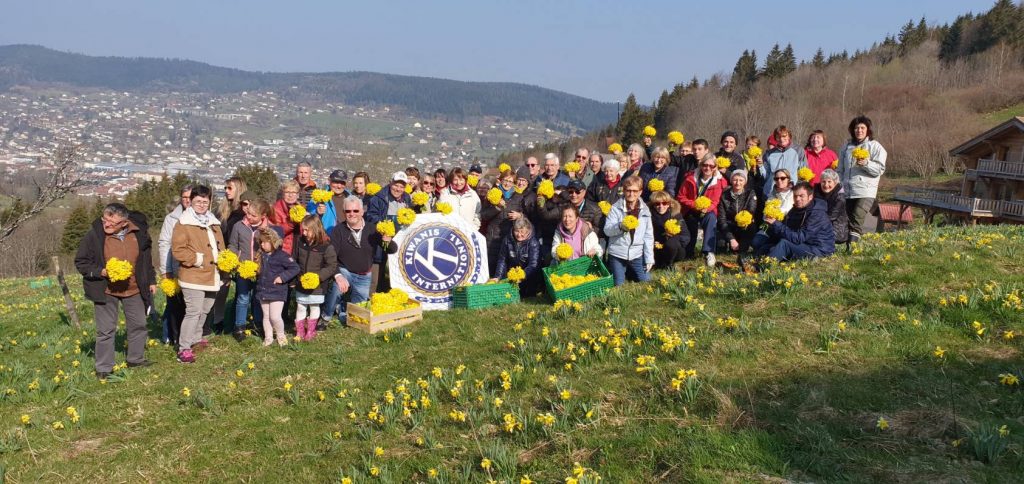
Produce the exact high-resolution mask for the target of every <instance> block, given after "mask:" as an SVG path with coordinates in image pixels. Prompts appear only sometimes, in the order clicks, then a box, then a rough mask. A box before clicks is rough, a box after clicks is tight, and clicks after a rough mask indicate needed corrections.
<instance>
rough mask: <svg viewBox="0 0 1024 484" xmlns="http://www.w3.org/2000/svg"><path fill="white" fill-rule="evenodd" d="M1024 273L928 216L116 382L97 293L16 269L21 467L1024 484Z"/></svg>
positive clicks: (40, 470) (0, 382)
mask: <svg viewBox="0 0 1024 484" xmlns="http://www.w3.org/2000/svg"><path fill="white" fill-rule="evenodd" d="M723 259H725V257H723ZM1022 274H1024V227H1020V226H1016V227H1012V226H1001V227H977V228H965V227H947V228H918V229H914V230H909V231H904V232H899V233H889V234H881V235H872V236H869V237H866V238H865V240H864V241H863V242H862V243H861V244H856V245H855V246H854V248H853V250H852V252H851V253H849V254H847V253H845V251H843V252H842V253H841V254H839V255H837V256H835V257H832V258H828V259H823V260H818V261H813V262H801V263H796V264H781V265H773V266H770V267H767V268H766V269H765V271H763V272H762V273H760V274H756V275H751V274H744V273H736V272H735V271H732V270H729V269H717V270H713V271H710V270H706V269H703V268H698V267H696V266H694V265H693V264H692V263H688V264H685V265H684V266H683V268H682V270H680V271H679V272H674V273H659V274H656V276H655V277H654V280H653V281H652V282H651V283H649V284H645V285H638V284H630V285H627V286H624V287H621V288H617V289H614V290H612V291H611V292H609V293H608V294H607V295H604V296H600V297H597V298H594V299H591V300H588V301H585V302H582V303H573V302H565V303H558V304H555V305H552V304H551V303H550V302H547V301H545V300H543V299H541V300H528V301H526V302H524V303H520V304H516V305H512V306H504V307H499V308H491V309H485V310H473V311H469V310H453V311H446V312H430V313H427V314H426V315H425V319H424V321H422V322H420V323H417V324H415V325H411V326H408V327H405V328H402V329H400V330H397V331H392V332H388V333H384V334H378V335H368V334H364V333H361V332H359V331H356V330H353V329H347V328H339V327H334V328H332V329H330V330H329V331H327V332H325V333H322V334H321V335H320V336H318V338H317V339H316V340H315V341H313V342H302V343H293V344H290V345H289V346H287V347H284V348H278V347H273V348H264V347H262V346H261V344H260V341H259V340H258V339H257V338H255V337H252V338H249V339H247V340H246V341H245V342H243V343H241V344H239V343H236V342H235V341H234V340H233V339H232V338H231V337H230V336H219V337H216V338H214V339H213V340H212V341H211V346H210V348H208V349H207V350H205V351H203V352H201V353H199V354H198V361H197V363H195V364H193V365H183V364H179V363H176V362H175V360H174V352H173V351H172V349H171V348H169V347H167V346H164V345H162V344H160V342H159V339H158V338H159V331H158V330H157V329H156V328H155V327H153V329H152V332H151V335H152V336H151V337H152V338H153V339H151V341H150V345H151V347H150V348H149V349H148V351H147V356H148V358H149V359H150V360H153V361H154V362H155V365H153V366H151V367H148V368H133V369H128V368H123V367H119V369H118V370H117V372H116V373H115V374H114V375H113V376H111V377H110V378H109V379H107V380H105V381H98V380H97V379H96V378H95V376H94V374H93V359H92V347H93V328H92V324H91V314H92V308H91V303H89V302H88V301H85V300H84V299H83V298H82V297H81V287H80V280H79V279H76V278H71V280H70V284H71V286H72V292H73V293H74V294H75V297H76V301H77V304H78V309H79V311H80V312H81V314H82V315H83V320H84V321H83V328H82V329H81V330H79V329H75V328H74V327H73V326H71V325H69V324H68V323H67V321H66V318H64V317H63V315H62V310H63V300H62V299H61V296H60V293H59V290H58V289H57V288H56V287H54V286H52V285H51V286H45V285H43V284H41V283H40V280H39V279H8V280H4V281H0V328H2V329H0V335H2V339H0V466H2V469H0V476H3V478H4V479H6V480H7V482H30V481H73V480H74V481H77V480H87V481H97V480H100V479H104V480H107V481H203V482H222V481H225V480H236V481H254V482H285V481H287V482H297V481H303V482H305V481H321V482H322V481H328V482H492V481H494V482H506V483H530V482H537V483H542V482H559V483H577V484H579V483H594V482H598V481H602V482H615V483H617V482H723V481H726V482H784V481H789V480H793V481H815V482H819V481H820V482H878V481H885V482H893V481H895V482H921V481H957V482H963V481H966V482H1014V481H1018V482H1019V478H1020V476H1021V475H1022V472H1024V456H1022V450H1024V448H1022V444H1024V391H1022V390H1021V383H1020V379H1021V378H1024V358H1022V353H1021V347H1022V340H1024V301H1022V299H1024V277H1022ZM32 286H41V287H32ZM161 305H162V303H161ZM123 344H124V341H123V334H119V339H118V345H119V347H122V346H123ZM118 362H119V363H122V362H123V354H120V355H119V356H118ZM0 480H2V479H0Z"/></svg>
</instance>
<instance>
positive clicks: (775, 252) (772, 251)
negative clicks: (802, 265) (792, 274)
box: [756, 239, 815, 261]
mask: <svg viewBox="0 0 1024 484" xmlns="http://www.w3.org/2000/svg"><path fill="white" fill-rule="evenodd" d="M756 253H757V255H759V256H762V255H767V256H768V257H771V258H773V259H776V260H780V261H786V260H795V259H809V258H811V257H814V256H815V255H814V252H811V248H810V246H808V245H807V244H794V243H792V242H790V241H788V240H786V239H779V241H778V242H776V243H774V244H773V243H771V242H767V243H764V244H762V245H761V247H759V248H758V249H757V251H756Z"/></svg>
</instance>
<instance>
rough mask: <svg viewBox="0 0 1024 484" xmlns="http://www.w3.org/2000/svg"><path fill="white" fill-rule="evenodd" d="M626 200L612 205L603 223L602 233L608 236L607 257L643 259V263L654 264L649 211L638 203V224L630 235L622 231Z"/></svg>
mask: <svg viewBox="0 0 1024 484" xmlns="http://www.w3.org/2000/svg"><path fill="white" fill-rule="evenodd" d="M626 213H627V212H626V199H622V200H619V201H618V202H615V205H612V209H611V211H609V212H608V218H607V219H605V222H604V233H605V235H607V236H608V249H607V253H608V255H611V256H613V257H618V258H619V259H623V260H633V259H637V258H639V257H643V258H644V263H646V264H654V225H653V224H652V222H651V210H650V209H648V208H647V205H645V204H644V203H643V202H640V216H638V217H637V220H638V221H639V222H640V223H639V225H637V228H636V229H634V230H633V231H632V232H633V233H632V234H630V233H629V232H627V231H624V230H622V220H623V219H625V218H626Z"/></svg>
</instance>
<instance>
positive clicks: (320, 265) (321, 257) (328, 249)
mask: <svg viewBox="0 0 1024 484" xmlns="http://www.w3.org/2000/svg"><path fill="white" fill-rule="evenodd" d="M295 262H296V263H297V264H298V265H299V274H300V275H301V274H305V273H307V272H313V273H316V275H317V276H318V277H319V278H320V285H318V286H317V287H316V288H315V289H304V288H303V287H302V284H296V285H295V290H296V291H298V292H301V293H303V294H313V295H321V294H323V293H324V284H325V283H326V282H328V281H330V280H331V279H332V278H333V277H334V273H335V272H337V271H338V255H337V253H336V252H334V246H333V245H331V243H330V242H327V243H325V244H323V245H309V244H308V243H306V241H305V240H302V241H300V242H299V251H298V254H297V255H296V256H295Z"/></svg>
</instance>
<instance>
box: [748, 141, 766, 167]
mask: <svg viewBox="0 0 1024 484" xmlns="http://www.w3.org/2000/svg"><path fill="white" fill-rule="evenodd" d="M762 154H764V151H763V150H761V147H760V146H757V145H754V146H751V147H749V148H747V151H744V152H743V159H745V160H747V170H753V169H754V168H756V167H757V160H758V159H760V158H761V155H762Z"/></svg>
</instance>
